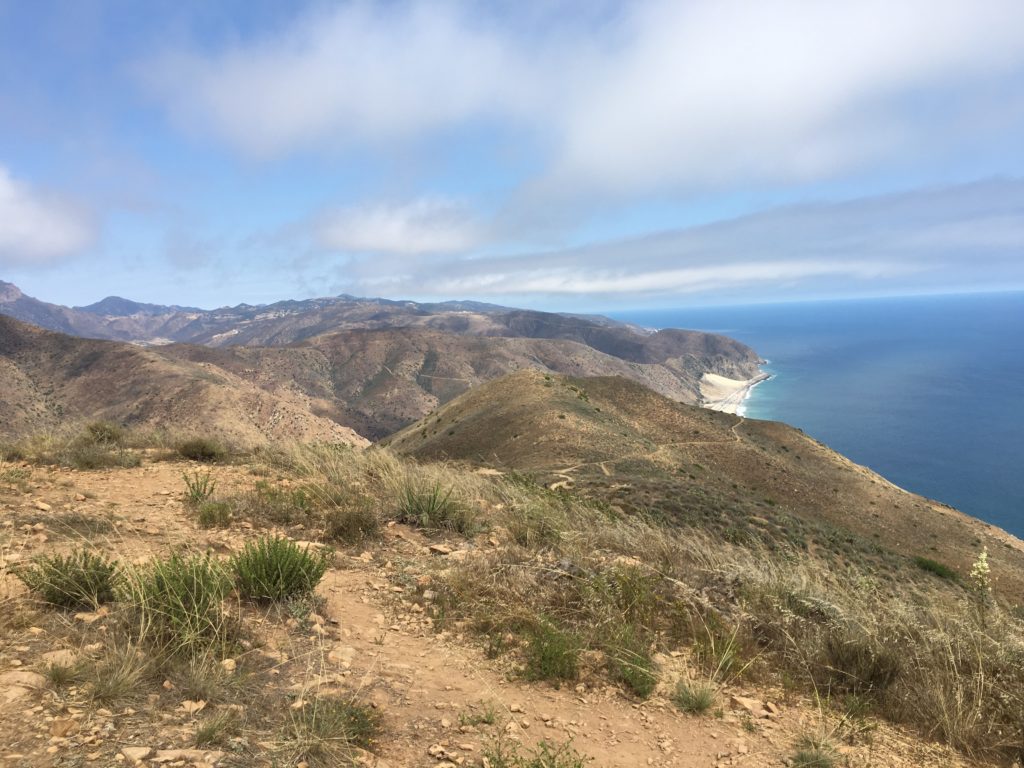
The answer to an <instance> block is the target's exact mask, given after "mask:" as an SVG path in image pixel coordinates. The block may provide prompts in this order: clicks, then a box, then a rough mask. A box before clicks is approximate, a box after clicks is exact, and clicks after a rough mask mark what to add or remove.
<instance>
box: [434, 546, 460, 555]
mask: <svg viewBox="0 0 1024 768" xmlns="http://www.w3.org/2000/svg"><path fill="white" fill-rule="evenodd" d="M428 549H429V550H430V554H432V555H450V554H451V553H452V552H454V551H455V550H454V549H452V548H451V547H449V546H448V545H447V544H431V545H430V546H429V547H428Z"/></svg>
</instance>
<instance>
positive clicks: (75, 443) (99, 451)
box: [53, 437, 142, 470]
mask: <svg viewBox="0 0 1024 768" xmlns="http://www.w3.org/2000/svg"><path fill="white" fill-rule="evenodd" d="M53 458H55V460H56V463H58V464H62V465H64V466H68V467H73V468H74V469H82V470H89V469H109V468H112V467H125V468H128V467H137V466H139V464H141V463H142V460H141V459H140V458H139V457H138V456H136V455H135V454H133V453H132V452H131V451H129V450H127V449H126V448H124V447H123V446H121V445H117V444H111V443H98V442H95V441H94V440H93V439H92V438H91V437H81V438H76V439H75V440H72V441H71V442H70V443H68V444H67V445H66V446H64V448H63V449H61V450H60V451H58V453H57V455H56V457H53Z"/></svg>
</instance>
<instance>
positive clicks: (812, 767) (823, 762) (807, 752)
mask: <svg viewBox="0 0 1024 768" xmlns="http://www.w3.org/2000/svg"><path fill="white" fill-rule="evenodd" d="M835 764H836V751H835V749H833V748H832V745H831V744H829V743H828V742H826V741H824V740H822V739H817V738H810V737H804V738H802V739H800V741H799V743H798V744H797V752H796V754H795V755H793V759H792V761H791V762H790V765H792V766H793V768H833V767H834V766H835Z"/></svg>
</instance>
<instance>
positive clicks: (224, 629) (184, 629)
mask: <svg viewBox="0 0 1024 768" xmlns="http://www.w3.org/2000/svg"><path fill="white" fill-rule="evenodd" d="M230 589H231V580H230V579H229V577H228V574H227V573H226V571H225V569H224V567H223V566H222V565H221V564H220V563H219V562H218V561H217V560H215V559H213V558H211V557H210V556H209V555H190V556H184V555H180V554H173V555H171V556H170V557H168V558H166V559H159V560H156V561H154V562H153V563H150V564H149V565H148V566H146V567H144V568H142V569H140V570H139V571H137V572H135V573H134V574H132V577H131V578H130V579H129V580H128V586H127V588H126V590H125V591H126V594H125V601H126V602H128V603H130V604H131V605H132V606H134V608H135V609H136V612H137V620H138V631H139V634H140V635H141V636H142V638H143V639H146V640H149V641H151V642H153V643H155V644H157V645H158V646H161V647H163V648H165V649H166V650H167V651H168V652H169V653H171V654H172V655H173V654H184V655H188V656H194V655H201V654H206V653H208V652H210V651H211V650H214V651H218V650H224V649H225V648H226V647H227V643H228V641H229V640H230V636H231V629H230V622H229V621H228V619H227V616H225V614H224V610H223V601H224V598H225V597H226V596H227V594H228V592H229V591H230Z"/></svg>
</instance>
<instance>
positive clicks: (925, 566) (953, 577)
mask: <svg viewBox="0 0 1024 768" xmlns="http://www.w3.org/2000/svg"><path fill="white" fill-rule="evenodd" d="M914 565H916V566H917V567H918V568H920V569H921V570H922V571H927V572H928V573H932V574H935V575H936V576H938V577H939V578H940V579H946V580H947V581H959V580H960V577H959V576H958V575H957V572H956V571H954V570H953V569H952V568H950V567H949V566H948V565H943V564H942V563H940V562H938V561H937V560H930V559H929V558H927V557H915V558H914Z"/></svg>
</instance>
